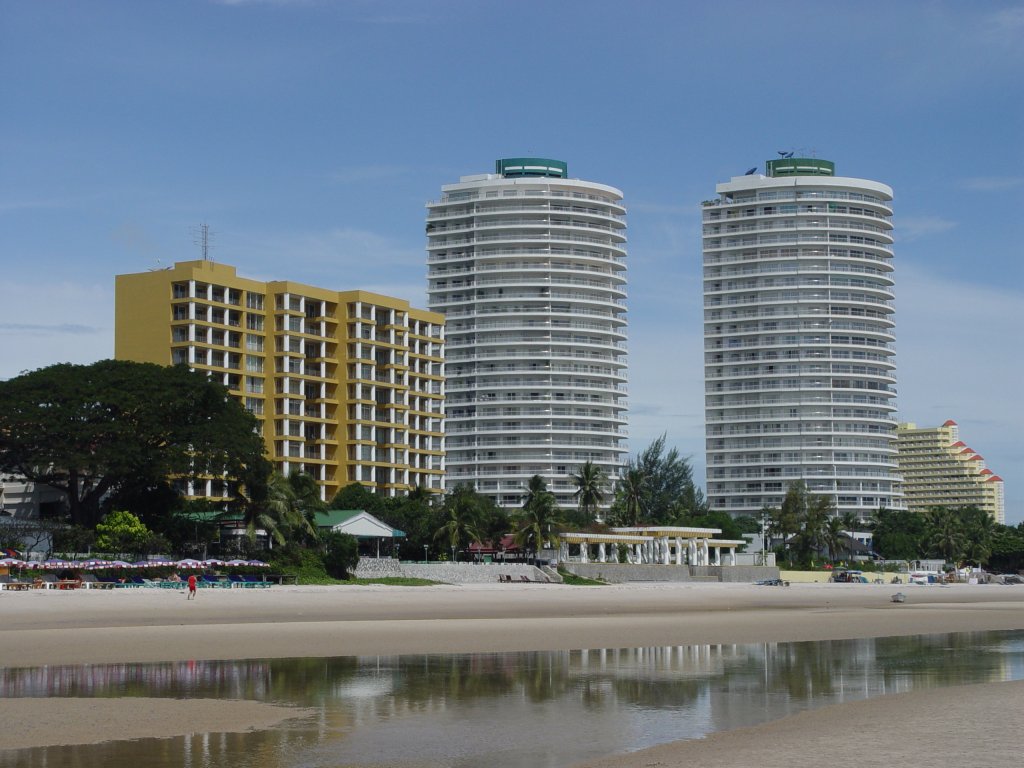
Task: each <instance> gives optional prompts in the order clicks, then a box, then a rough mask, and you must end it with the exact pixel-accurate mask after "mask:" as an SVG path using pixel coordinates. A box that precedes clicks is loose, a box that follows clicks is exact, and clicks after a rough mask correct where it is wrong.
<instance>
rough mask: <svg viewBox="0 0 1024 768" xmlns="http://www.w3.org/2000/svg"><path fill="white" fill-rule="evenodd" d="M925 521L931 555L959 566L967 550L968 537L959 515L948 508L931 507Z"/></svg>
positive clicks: (926, 513)
mask: <svg viewBox="0 0 1024 768" xmlns="http://www.w3.org/2000/svg"><path fill="white" fill-rule="evenodd" d="M925 519H926V520H927V523H928V533H927V542H928V547H929V551H930V553H931V554H934V555H937V556H939V557H942V558H945V559H946V561H947V562H950V563H952V564H953V565H957V566H958V565H959V564H960V561H961V560H963V559H964V556H965V553H966V548H967V537H966V535H965V533H964V529H963V523H962V521H961V520H960V517H959V515H957V513H956V512H955V511H954V510H952V509H949V508H948V507H931V508H929V509H928V511H927V512H925Z"/></svg>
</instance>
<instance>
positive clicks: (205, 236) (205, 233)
mask: <svg viewBox="0 0 1024 768" xmlns="http://www.w3.org/2000/svg"><path fill="white" fill-rule="evenodd" d="M211 240H213V233H212V232H210V225H209V224H207V223H206V222H205V221H204V222H203V223H202V224H200V225H199V226H198V227H196V228H195V229H193V230H192V243H193V244H194V245H198V246H199V250H200V251H201V252H202V254H203V261H212V259H211V258H210V248H212V247H213V245H212V244H211V243H210V241H211Z"/></svg>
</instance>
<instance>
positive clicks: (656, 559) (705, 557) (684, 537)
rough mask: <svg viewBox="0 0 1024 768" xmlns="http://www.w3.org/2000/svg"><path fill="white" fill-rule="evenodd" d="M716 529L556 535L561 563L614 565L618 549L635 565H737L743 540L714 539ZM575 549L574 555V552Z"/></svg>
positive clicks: (640, 528) (638, 529) (672, 528)
mask: <svg viewBox="0 0 1024 768" xmlns="http://www.w3.org/2000/svg"><path fill="white" fill-rule="evenodd" d="M721 532H722V531H721V529H719V528H686V527H681V526H637V527H630V528H612V529H611V532H609V533H585V532H571V533H563V534H561V535H560V536H559V539H560V542H561V543H560V548H559V549H560V551H559V558H558V559H559V560H560V561H561V562H578V563H617V562H619V560H620V558H619V552H620V549H621V550H622V551H623V552H624V559H625V561H626V562H627V563H630V564H634V565H719V566H720V565H730V566H731V565H736V548H737V547H739V546H740V545H741V544H746V543H747V542H746V541H744V540H742V539H716V538H715V535H716V534H720V533H721ZM573 549H575V552H573Z"/></svg>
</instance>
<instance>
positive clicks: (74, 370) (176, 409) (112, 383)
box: [0, 360, 264, 527]
mask: <svg viewBox="0 0 1024 768" xmlns="http://www.w3.org/2000/svg"><path fill="white" fill-rule="evenodd" d="M263 450H264V447H263V440H262V438H260V437H259V435H258V434H257V433H256V421H255V418H254V417H253V416H252V415H251V414H249V413H248V412H247V411H246V410H245V409H244V408H243V407H242V406H241V404H240V403H239V402H238V401H237V400H235V399H234V398H232V397H231V396H230V395H229V394H228V392H227V390H226V389H225V388H224V387H223V386H222V385H221V384H218V383H216V382H213V381H211V380H209V379H208V378H207V377H206V376H204V375H203V374H201V373H195V372H193V371H190V370H189V369H188V368H187V367H185V366H173V367H165V366H160V365H154V364H151V363H133V362H127V361H123V360H101V361H99V362H97V363H93V364H91V365H71V364H69V363H61V364H58V365H52V366H49V367H47V368H42V369H39V370H37V371H32V372H29V373H26V374H23V375H21V376H17V377H15V378H13V379H9V380H8V381H4V382H0V471H3V472H9V473H12V474H17V475H21V476H23V477H25V478H27V479H28V480H31V481H33V482H37V483H43V484H46V485H50V486H52V487H54V488H58V489H60V490H62V491H64V492H65V493H66V494H67V498H68V504H69V507H70V514H71V520H72V522H74V523H75V524H78V525H86V526H89V527H95V525H96V523H98V522H99V520H100V518H101V514H102V509H101V503H102V501H103V500H104V498H105V497H107V496H108V495H110V494H116V493H118V492H119V491H121V490H123V489H126V488H129V487H132V488H134V489H136V490H137V489H139V488H140V487H157V486H159V485H160V484H162V483H166V481H167V478H169V477H185V478H189V477H195V478H198V477H225V476H226V477H228V478H238V477H240V476H241V475H242V474H243V473H244V470H245V468H246V467H247V466H249V465H251V464H254V463H257V462H259V460H260V459H261V457H262V455H263Z"/></svg>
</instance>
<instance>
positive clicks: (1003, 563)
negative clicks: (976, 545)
mask: <svg viewBox="0 0 1024 768" xmlns="http://www.w3.org/2000/svg"><path fill="white" fill-rule="evenodd" d="M991 547H992V550H991V554H990V555H989V567H990V568H992V569H993V570H994V571H996V572H1001V573H1017V572H1020V571H1022V570H1024V523H1021V524H1020V525H1018V526H1016V527H1012V526H1009V525H996V526H995V527H994V529H993V531H992V544H991Z"/></svg>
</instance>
